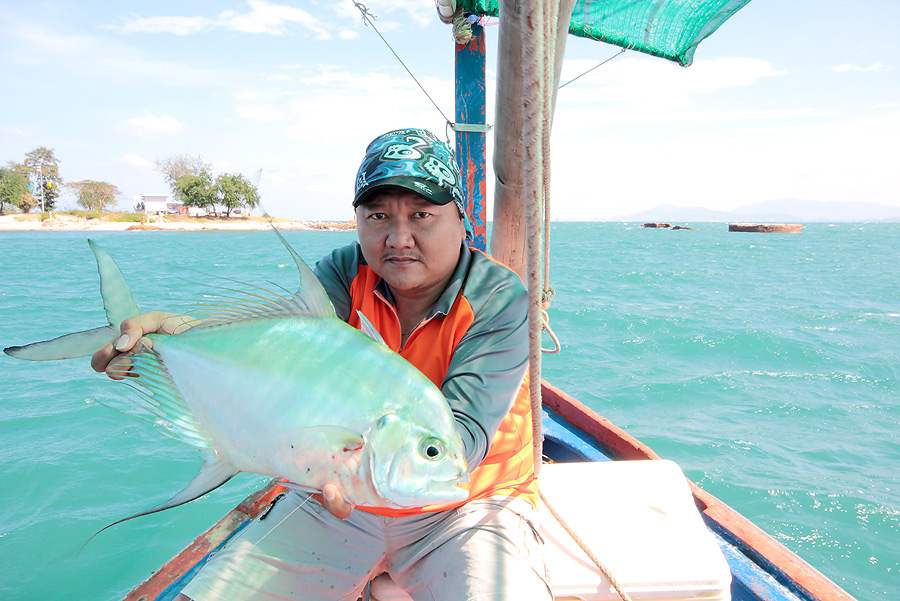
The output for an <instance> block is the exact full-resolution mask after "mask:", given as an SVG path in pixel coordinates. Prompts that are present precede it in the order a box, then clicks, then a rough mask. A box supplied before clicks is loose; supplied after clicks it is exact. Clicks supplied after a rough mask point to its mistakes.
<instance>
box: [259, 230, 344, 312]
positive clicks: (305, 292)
mask: <svg viewBox="0 0 900 601" xmlns="http://www.w3.org/2000/svg"><path fill="white" fill-rule="evenodd" d="M272 230H273V231H274V232H275V234H276V235H277V236H278V239H279V240H281V243H282V244H284V247H285V248H286V249H287V250H288V252H289V253H291V256H292V257H293V258H294V263H296V264H297V271H299V272H300V288H298V289H297V292H295V293H294V297H295V298H296V299H297V301H299V302H300V304H302V305H304V306H305V307H306V309H307V311H308V312H309V314H310V315H312V316H314V317H334V307H332V306H331V300H330V299H329V298H328V293H327V292H325V288H323V287H322V283H321V282H319V278H317V277H316V274H314V273H313V271H312V269H310V268H309V266H308V265H307V264H306V263H305V262H304V261H303V259H302V258H300V255H298V254H297V252H296V251H295V250H294V249H293V248H291V245H290V244H288V241H287V240H285V239H284V236H282V235H281V232H279V231H278V229H277V228H276V227H275V225H274V224H273V225H272Z"/></svg>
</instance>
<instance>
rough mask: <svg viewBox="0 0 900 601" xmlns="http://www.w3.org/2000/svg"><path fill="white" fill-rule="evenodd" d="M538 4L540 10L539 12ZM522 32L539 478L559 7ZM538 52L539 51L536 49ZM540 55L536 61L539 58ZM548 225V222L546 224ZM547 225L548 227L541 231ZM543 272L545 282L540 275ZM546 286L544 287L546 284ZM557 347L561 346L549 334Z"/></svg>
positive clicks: (531, 8)
mask: <svg viewBox="0 0 900 601" xmlns="http://www.w3.org/2000/svg"><path fill="white" fill-rule="evenodd" d="M535 4H537V5H538V7H537V8H535ZM519 6H520V7H521V11H519V12H518V18H519V20H520V21H519V22H520V28H521V31H522V61H521V64H522V65H523V78H522V88H523V89H522V104H523V107H524V110H523V119H522V150H523V152H522V161H523V170H522V179H523V184H524V185H523V193H524V194H523V195H524V201H525V227H526V230H525V232H526V233H525V235H526V240H527V241H528V244H527V251H526V266H527V268H526V274H525V276H526V277H525V280H526V284H527V286H528V326H529V331H528V342H529V361H530V367H529V370H530V371H529V383H528V385H529V392H530V394H531V411H532V434H533V440H534V449H533V453H534V457H533V459H534V473H535V477H537V476H538V475H539V474H540V470H541V465H542V463H543V437H544V433H543V429H542V427H541V416H542V408H543V407H542V398H541V351H542V349H541V332H542V329H543V327H544V326H545V325H547V324H546V322H547V311H546V309H547V307H549V305H550V299H551V298H552V297H553V291H552V288H550V285H549V263H550V256H549V252H548V250H547V249H548V248H549V244H548V242H547V241H548V239H549V233H550V213H549V207H548V202H547V199H548V198H549V190H550V125H551V122H552V116H553V115H552V114H553V93H554V86H555V85H556V81H555V67H554V65H555V62H556V61H555V54H556V35H557V23H558V22H559V2H557V1H552V0H551V1H545V2H529V3H523V4H520V5H519ZM536 49H538V50H536ZM538 54H539V55H540V56H536V55H538ZM542 221H543V223H542ZM542 225H543V228H542V227H541V226H542ZM542 272H543V276H544V277H543V282H542V281H541V279H542V278H541V276H542ZM542 283H543V286H541V284H542ZM547 329H548V331H550V333H551V336H552V337H553V339H554V342H556V345H557V348H558V347H559V341H558V340H557V339H556V336H555V335H553V333H552V330H550V329H549V325H547ZM540 496H541V499H542V500H543V502H544V505H545V506H546V507H547V509H548V510H549V511H550V513H551V515H553V517H554V518H555V519H556V521H558V522H559V523H560V525H561V526H562V527H563V528H564V529H565V530H566V532H568V533H569V536H571V537H572V540H574V541H575V542H576V543H577V544H578V546H579V547H581V549H582V550H584V552H585V554H587V556H588V557H590V558H591V561H593V562H594V563H595V564H596V565H597V567H598V568H600V571H601V572H602V573H603V575H604V576H606V578H607V579H608V580H609V582H610V584H612V585H613V588H614V589H615V590H616V592H617V593H618V594H619V596H620V597H622V599H623V600H624V601H631V599H630V597H629V596H628V594H627V593H626V592H625V591H624V590H623V589H622V587H621V585H620V584H619V583H618V581H617V580H616V579H615V578H614V577H613V576H612V574H610V572H609V570H608V569H607V568H606V567H605V566H604V565H603V563H602V562H601V561H600V559H599V558H598V557H597V556H596V555H595V554H594V553H593V552H592V551H591V550H590V549H589V548H588V546H587V544H586V543H585V542H584V541H583V540H582V539H581V538H580V537H578V536H577V535H576V534H575V533H574V532H573V530H572V528H571V527H570V526H569V525H568V524H567V523H566V522H565V520H564V519H563V517H562V516H561V515H559V513H558V512H557V511H556V509H555V508H553V506H552V505H551V504H550V503H548V502H547V499H546V497H545V496H544V494H543V491H540Z"/></svg>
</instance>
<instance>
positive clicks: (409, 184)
mask: <svg viewBox="0 0 900 601" xmlns="http://www.w3.org/2000/svg"><path fill="white" fill-rule="evenodd" d="M386 188H402V189H404V190H409V191H410V192H414V193H415V194H418V195H419V196H421V197H422V198H424V199H425V200H427V201H428V202H430V203H432V204H436V205H445V204H447V203H450V202H453V196H452V195H451V194H450V193H449V192H448V191H447V190H445V189H443V188H441V187H440V186H438V185H436V184H433V183H431V182H423V181H422V180H421V179H419V178H417V177H410V176H408V175H395V176H392V177H385V178H383V179H379V180H378V183H375V184H372V185H371V186H366V187H365V188H363V189H362V190H360V191H359V193H358V194H357V195H356V198H354V199H353V208H354V209H355V208H356V207H358V206H359V205H361V204H362V203H364V202H366V200H368V199H369V197H370V196H372V194H374V193H375V192H378V191H379V190H384V189H386Z"/></svg>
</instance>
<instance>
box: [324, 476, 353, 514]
mask: <svg viewBox="0 0 900 601" xmlns="http://www.w3.org/2000/svg"><path fill="white" fill-rule="evenodd" d="M322 505H323V506H324V507H325V509H327V510H328V513H330V514H331V515H333V516H334V517H336V518H340V519H342V520H346V519H347V518H349V517H350V514H351V513H353V505H351V504H350V503H348V502H347V501H346V500H344V495H342V494H341V489H339V488H338V487H337V486H336V485H334V484H326V485H325V486H324V488H323V489H322Z"/></svg>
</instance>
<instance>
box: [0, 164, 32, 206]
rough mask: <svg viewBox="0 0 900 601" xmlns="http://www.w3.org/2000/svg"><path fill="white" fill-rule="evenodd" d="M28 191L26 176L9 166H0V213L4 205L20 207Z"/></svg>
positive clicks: (27, 195)
mask: <svg viewBox="0 0 900 601" xmlns="http://www.w3.org/2000/svg"><path fill="white" fill-rule="evenodd" d="M29 196H30V194H29V193H28V178H26V177H25V175H24V174H22V173H20V172H19V171H16V170H15V169H13V168H11V167H0V215H2V214H3V210H4V207H5V205H10V206H13V207H16V208H21V207H22V205H23V204H25V199H26V197H29Z"/></svg>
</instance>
